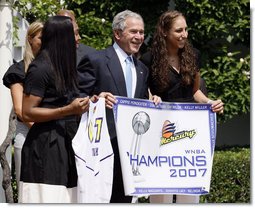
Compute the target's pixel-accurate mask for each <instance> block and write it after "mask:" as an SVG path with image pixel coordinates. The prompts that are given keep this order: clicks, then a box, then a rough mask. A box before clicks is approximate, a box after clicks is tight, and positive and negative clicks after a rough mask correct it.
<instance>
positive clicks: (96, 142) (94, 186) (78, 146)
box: [72, 98, 114, 203]
mask: <svg viewBox="0 0 255 208" xmlns="http://www.w3.org/2000/svg"><path fill="white" fill-rule="evenodd" d="M72 145H73V149H74V153H75V161H76V167H77V173H78V184H77V197H78V203H109V202H110V198H111V193H112V181H113V157H114V154H113V150H112V145H111V141H110V136H109V132H108V128H107V123H106V115H105V99H104V98H100V99H99V100H98V102H96V103H93V102H90V107H89V112H88V113H84V114H83V115H82V117H81V121H80V124H79V128H78V131H77V133H76V135H75V137H74V139H73V141H72Z"/></svg>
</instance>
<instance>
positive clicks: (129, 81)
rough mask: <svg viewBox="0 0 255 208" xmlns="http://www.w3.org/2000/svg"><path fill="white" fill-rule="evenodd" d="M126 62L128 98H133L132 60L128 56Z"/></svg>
mask: <svg viewBox="0 0 255 208" xmlns="http://www.w3.org/2000/svg"><path fill="white" fill-rule="evenodd" d="M125 62H126V77H125V81H126V88H127V95H128V97H132V70H131V64H132V58H131V57H130V56H128V57H127V58H126V60H125Z"/></svg>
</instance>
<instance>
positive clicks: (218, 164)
mask: <svg viewBox="0 0 255 208" xmlns="http://www.w3.org/2000/svg"><path fill="white" fill-rule="evenodd" d="M250 157H251V155H250V149H249V148H233V149H230V150H226V151H215V153H214V161H213V171H212V178H211V188H210V193H209V194H208V195H204V196H201V197H200V203H203V202H207V203H250V162H251V161H250Z"/></svg>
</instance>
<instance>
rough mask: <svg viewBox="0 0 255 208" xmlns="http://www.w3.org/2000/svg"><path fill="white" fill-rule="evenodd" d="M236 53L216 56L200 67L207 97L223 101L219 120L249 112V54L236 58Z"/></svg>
mask: <svg viewBox="0 0 255 208" xmlns="http://www.w3.org/2000/svg"><path fill="white" fill-rule="evenodd" d="M237 54H238V52H235V53H234V52H233V53H228V54H227V53H226V54H225V55H221V56H216V57H215V58H214V59H213V60H212V62H209V63H206V66H205V67H204V68H202V72H201V75H202V76H203V77H204V79H205V81H206V83H207V88H208V91H209V93H208V95H209V97H211V98H213V99H217V98H221V99H222V100H223V102H224V103H225V108H224V117H223V115H219V116H218V118H219V119H220V120H228V119H230V118H232V117H233V116H234V115H238V114H240V113H249V112H250V55H247V56H246V57H244V58H240V60H238V58H236V55H237Z"/></svg>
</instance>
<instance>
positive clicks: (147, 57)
mask: <svg viewBox="0 0 255 208" xmlns="http://www.w3.org/2000/svg"><path fill="white" fill-rule="evenodd" d="M140 61H141V62H143V63H144V64H145V65H146V66H147V67H150V66H151V62H152V55H151V52H150V51H147V52H145V53H144V54H142V56H141V57H140Z"/></svg>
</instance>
